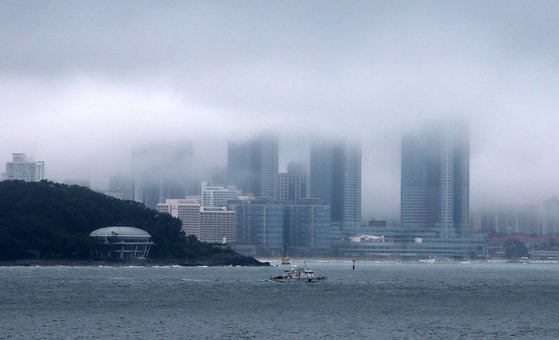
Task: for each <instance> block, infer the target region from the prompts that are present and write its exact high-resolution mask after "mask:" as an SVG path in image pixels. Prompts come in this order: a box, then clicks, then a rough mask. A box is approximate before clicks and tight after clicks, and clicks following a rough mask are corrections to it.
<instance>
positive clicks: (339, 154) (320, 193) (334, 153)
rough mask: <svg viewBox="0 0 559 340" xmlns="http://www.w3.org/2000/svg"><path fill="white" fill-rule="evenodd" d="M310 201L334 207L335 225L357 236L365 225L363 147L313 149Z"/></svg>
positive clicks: (318, 146)
mask: <svg viewBox="0 0 559 340" xmlns="http://www.w3.org/2000/svg"><path fill="white" fill-rule="evenodd" d="M310 197H312V198H318V199H320V201H321V202H322V204H327V205H330V214H331V219H332V222H334V223H337V224H339V225H340V226H341V227H342V229H343V230H344V231H347V232H354V231H356V230H357V228H358V227H359V225H360V223H361V147H360V146H358V145H347V144H345V143H334V144H325V143H322V144H319V143H315V144H314V145H313V146H312V148H311V167H310Z"/></svg>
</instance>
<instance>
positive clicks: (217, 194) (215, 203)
mask: <svg viewBox="0 0 559 340" xmlns="http://www.w3.org/2000/svg"><path fill="white" fill-rule="evenodd" d="M201 193H202V200H201V203H202V206H203V207H225V206H227V202H229V201H234V200H237V199H238V197H239V196H240V195H241V191H240V190H237V188H235V186H233V185H229V186H227V187H224V186H210V185H208V182H202V185H201Z"/></svg>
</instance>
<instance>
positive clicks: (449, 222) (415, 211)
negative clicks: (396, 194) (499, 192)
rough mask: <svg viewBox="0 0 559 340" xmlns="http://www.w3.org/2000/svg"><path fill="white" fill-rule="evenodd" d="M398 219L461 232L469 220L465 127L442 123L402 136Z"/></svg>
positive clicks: (444, 231)
mask: <svg viewBox="0 0 559 340" xmlns="http://www.w3.org/2000/svg"><path fill="white" fill-rule="evenodd" d="M401 156H402V162H401V170H402V172H401V218H402V225H403V226H404V227H410V228H431V227H435V226H440V227H441V229H440V230H441V235H442V236H443V237H446V236H451V235H453V234H462V233H463V232H465V231H466V230H467V228H468V227H469V222H470V221H469V219H470V216H469V215H470V151H469V138H468V132H467V129H466V128H465V127H464V126H463V125H461V124H458V123H449V122H445V123H444V124H441V125H440V126H438V127H435V128H431V129H429V130H424V131H421V132H419V133H415V134H409V135H406V136H404V137H403V138H402V155H401Z"/></svg>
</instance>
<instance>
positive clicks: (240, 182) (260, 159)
mask: <svg viewBox="0 0 559 340" xmlns="http://www.w3.org/2000/svg"><path fill="white" fill-rule="evenodd" d="M278 160H279V149H278V139H277V137H276V136H273V135H263V136H260V137H258V138H256V139H254V140H251V141H246V142H240V143H237V142H230V143H229V145H228V148H227V170H228V179H229V181H228V182H229V184H233V185H235V186H236V187H237V188H239V189H241V190H242V191H243V192H245V193H252V194H253V195H254V196H255V197H263V198H271V199H277V198H278Z"/></svg>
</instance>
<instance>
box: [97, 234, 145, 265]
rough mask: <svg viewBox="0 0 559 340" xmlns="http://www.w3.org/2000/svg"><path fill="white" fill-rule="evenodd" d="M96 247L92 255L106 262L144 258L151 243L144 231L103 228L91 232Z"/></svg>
mask: <svg viewBox="0 0 559 340" xmlns="http://www.w3.org/2000/svg"><path fill="white" fill-rule="evenodd" d="M89 236H90V237H93V238H95V239H96V240H97V241H98V242H97V247H96V249H95V250H94V255H95V257H97V258H100V259H106V260H135V259H143V258H146V257H147V256H148V254H149V249H150V247H151V245H152V244H153V242H151V241H150V239H151V235H150V234H149V233H148V232H146V231H145V230H142V229H138V228H134V227H121V226H113V227H104V228H100V229H97V230H94V231H92V232H91V233H90V234H89Z"/></svg>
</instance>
